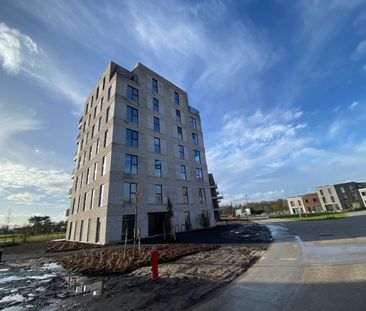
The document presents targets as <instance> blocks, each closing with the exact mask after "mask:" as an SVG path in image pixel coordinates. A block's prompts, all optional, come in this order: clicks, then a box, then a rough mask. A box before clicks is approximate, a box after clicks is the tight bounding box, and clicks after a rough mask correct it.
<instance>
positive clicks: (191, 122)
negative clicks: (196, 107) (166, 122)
mask: <svg viewBox="0 0 366 311" xmlns="http://www.w3.org/2000/svg"><path fill="white" fill-rule="evenodd" d="M189 121H190V124H191V128H193V129H196V128H197V123H196V119H195V118H192V117H190V118H189Z"/></svg>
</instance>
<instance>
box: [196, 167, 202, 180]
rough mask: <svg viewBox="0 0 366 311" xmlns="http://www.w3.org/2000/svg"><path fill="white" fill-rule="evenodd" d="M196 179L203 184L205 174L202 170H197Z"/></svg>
mask: <svg viewBox="0 0 366 311" xmlns="http://www.w3.org/2000/svg"><path fill="white" fill-rule="evenodd" d="M196 178H197V180H198V181H200V182H203V173H202V169H201V168H196Z"/></svg>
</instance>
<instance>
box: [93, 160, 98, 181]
mask: <svg viewBox="0 0 366 311" xmlns="http://www.w3.org/2000/svg"><path fill="white" fill-rule="evenodd" d="M97 171H98V162H95V163H94V172H93V180H95V179H96V178H97Z"/></svg>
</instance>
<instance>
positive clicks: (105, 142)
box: [103, 130, 108, 147]
mask: <svg viewBox="0 0 366 311" xmlns="http://www.w3.org/2000/svg"><path fill="white" fill-rule="evenodd" d="M107 144H108V130H106V131H105V132H104V145H103V147H106V146H107Z"/></svg>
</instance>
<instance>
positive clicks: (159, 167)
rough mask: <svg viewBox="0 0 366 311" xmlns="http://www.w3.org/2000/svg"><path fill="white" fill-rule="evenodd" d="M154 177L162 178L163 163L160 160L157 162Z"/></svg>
mask: <svg viewBox="0 0 366 311" xmlns="http://www.w3.org/2000/svg"><path fill="white" fill-rule="evenodd" d="M154 175H155V177H161V161H160V160H155V165H154Z"/></svg>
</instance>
